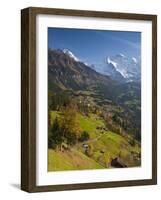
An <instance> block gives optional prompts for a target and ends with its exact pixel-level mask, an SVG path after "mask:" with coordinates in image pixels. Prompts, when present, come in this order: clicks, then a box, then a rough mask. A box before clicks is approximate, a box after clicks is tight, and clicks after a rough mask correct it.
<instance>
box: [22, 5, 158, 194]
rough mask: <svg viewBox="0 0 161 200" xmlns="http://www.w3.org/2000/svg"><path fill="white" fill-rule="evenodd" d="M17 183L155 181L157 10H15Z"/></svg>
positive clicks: (39, 186)
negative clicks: (18, 115) (18, 96)
mask: <svg viewBox="0 0 161 200" xmlns="http://www.w3.org/2000/svg"><path fill="white" fill-rule="evenodd" d="M21 30H22V32H21V52H22V53H21V62H22V76H21V77H22V87H21V92H22V95H21V97H22V104H21V105H22V129H21V188H22V190H25V191H28V192H43V191H57V190H75V189H90V188H91V189H92V188H103V187H122V186H136V185H153V184H156V183H157V111H156V110H157V16H156V15H145V14H129V13H111V12H96V11H81V10H63V9H53V8H32V7H31V8H26V9H23V10H22V12H21Z"/></svg>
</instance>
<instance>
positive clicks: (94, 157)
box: [48, 111, 141, 171]
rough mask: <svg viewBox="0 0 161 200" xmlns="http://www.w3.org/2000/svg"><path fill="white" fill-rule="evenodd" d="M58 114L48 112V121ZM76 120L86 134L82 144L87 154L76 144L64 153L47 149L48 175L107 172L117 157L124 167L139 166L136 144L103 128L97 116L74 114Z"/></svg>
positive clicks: (138, 146)
mask: <svg viewBox="0 0 161 200" xmlns="http://www.w3.org/2000/svg"><path fill="white" fill-rule="evenodd" d="M60 114H61V113H60V112H56V111H52V113H51V115H52V120H53V121H54V119H55V118H56V117H59V115H60ZM77 120H78V121H79V124H80V127H81V129H82V130H83V131H84V132H88V134H89V139H88V140H87V141H84V142H83V143H85V144H87V145H88V147H89V148H88V150H86V151H85V149H84V148H83V147H82V142H78V143H76V144H75V145H74V146H72V147H69V148H67V150H64V151H60V150H58V149H57V150H52V149H49V154H48V161H49V163H48V164H49V165H48V169H49V171H55V170H56V171H59V170H78V169H99V168H103V167H104V168H109V167H111V166H110V162H111V159H112V158H115V157H120V158H121V159H122V160H123V162H124V163H125V164H126V165H127V166H128V167H135V166H140V164H141V162H140V154H141V148H140V143H139V142H137V141H136V140H134V139H132V138H130V136H129V135H127V136H122V135H120V134H116V133H114V132H112V131H109V130H107V129H106V128H105V123H104V121H103V119H101V118H98V116H97V115H94V114H90V115H89V116H84V115H82V114H80V113H77Z"/></svg>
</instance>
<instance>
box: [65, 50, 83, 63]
mask: <svg viewBox="0 0 161 200" xmlns="http://www.w3.org/2000/svg"><path fill="white" fill-rule="evenodd" d="M63 53H65V54H67V55H68V56H70V57H71V58H73V59H74V60H75V61H77V62H78V61H79V59H78V58H77V57H76V56H75V55H74V54H73V53H72V52H71V51H70V50H68V49H63Z"/></svg>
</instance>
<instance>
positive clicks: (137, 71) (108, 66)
mask: <svg viewBox="0 0 161 200" xmlns="http://www.w3.org/2000/svg"><path fill="white" fill-rule="evenodd" d="M96 70H97V71H98V69H97V66H96ZM99 72H100V73H101V74H105V75H110V76H111V77H112V78H113V79H117V78H118V77H119V79H120V77H122V79H123V80H126V82H129V81H139V80H140V77H141V67H140V60H138V59H137V58H135V57H131V58H129V57H127V56H125V55H124V54H122V53H120V54H117V55H115V56H111V57H109V56H108V57H107V58H106V59H105V63H104V64H103V65H102V67H101V68H100V67H99ZM119 74H120V75H119Z"/></svg>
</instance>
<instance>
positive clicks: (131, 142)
mask: <svg viewBox="0 0 161 200" xmlns="http://www.w3.org/2000/svg"><path fill="white" fill-rule="evenodd" d="M102 60H103V62H102V63H100V64H99V65H96V64H94V63H93V64H92V65H89V64H87V63H85V62H83V61H81V60H80V59H78V58H77V57H76V56H75V55H74V53H73V52H71V51H69V50H68V49H62V50H61V49H48V119H49V120H48V149H49V150H48V170H49V171H62V170H78V169H103V168H116V167H138V166H140V165H141V61H140V60H139V59H136V58H135V57H132V58H128V57H126V56H125V55H123V54H117V55H114V56H112V57H110V56H108V55H107V57H106V58H102Z"/></svg>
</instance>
